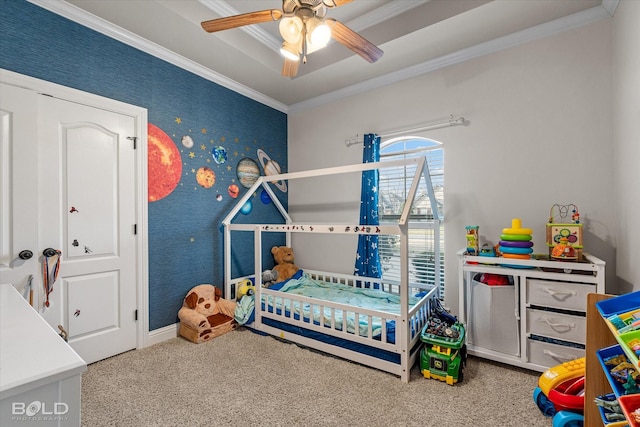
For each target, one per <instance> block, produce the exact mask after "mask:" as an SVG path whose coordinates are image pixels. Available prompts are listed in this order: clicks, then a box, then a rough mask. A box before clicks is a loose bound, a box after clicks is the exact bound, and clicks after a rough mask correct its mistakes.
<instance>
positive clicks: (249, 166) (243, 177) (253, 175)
mask: <svg viewBox="0 0 640 427" xmlns="http://www.w3.org/2000/svg"><path fill="white" fill-rule="evenodd" d="M236 175H237V176H238V181H239V182H240V185H242V186H243V187H244V188H249V187H251V186H252V185H253V184H254V183H255V182H256V180H257V179H258V178H259V177H260V168H259V167H258V164H257V163H256V161H255V160H253V159H250V158H248V157H244V158H242V159H240V161H239V162H238V166H237V167H236Z"/></svg>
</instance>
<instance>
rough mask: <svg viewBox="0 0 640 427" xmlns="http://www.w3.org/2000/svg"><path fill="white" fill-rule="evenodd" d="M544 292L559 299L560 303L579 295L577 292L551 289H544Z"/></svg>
mask: <svg viewBox="0 0 640 427" xmlns="http://www.w3.org/2000/svg"><path fill="white" fill-rule="evenodd" d="M544 291H545V292H546V293H548V294H549V295H551V296H552V297H554V298H556V299H559V300H560V301H562V300H565V299H567V298H569V297H575V296H576V295H578V293H577V292H576V291H556V290H555V289H551V288H544Z"/></svg>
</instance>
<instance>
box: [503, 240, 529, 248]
mask: <svg viewBox="0 0 640 427" xmlns="http://www.w3.org/2000/svg"><path fill="white" fill-rule="evenodd" d="M500 246H502V247H503V248H530V247H532V246H533V242H510V241H508V240H500Z"/></svg>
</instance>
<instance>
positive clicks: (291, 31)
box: [279, 16, 304, 44]
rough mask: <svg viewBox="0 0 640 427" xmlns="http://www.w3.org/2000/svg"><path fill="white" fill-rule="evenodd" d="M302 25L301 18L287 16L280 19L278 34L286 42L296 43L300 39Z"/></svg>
mask: <svg viewBox="0 0 640 427" xmlns="http://www.w3.org/2000/svg"><path fill="white" fill-rule="evenodd" d="M303 26H304V24H303V23H302V19H300V18H298V17H297V16H287V17H285V18H282V20H281V21H280V25H279V29H280V35H281V36H282V38H283V39H285V40H286V41H287V42H289V43H291V44H296V43H298V42H299V41H300V37H301V35H302V27H303Z"/></svg>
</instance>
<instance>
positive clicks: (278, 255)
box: [271, 246, 298, 282]
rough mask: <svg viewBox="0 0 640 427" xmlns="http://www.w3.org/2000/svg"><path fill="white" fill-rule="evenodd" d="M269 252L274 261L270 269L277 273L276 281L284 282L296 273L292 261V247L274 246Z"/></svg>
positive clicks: (296, 269)
mask: <svg viewBox="0 0 640 427" xmlns="http://www.w3.org/2000/svg"><path fill="white" fill-rule="evenodd" d="M271 253H272V254H273V259H274V260H275V262H276V266H275V267H273V269H272V270H271V271H272V272H276V273H278V276H277V277H278V281H280V282H284V281H285V280H287V279H290V278H291V276H293V275H294V274H296V272H297V271H298V267H297V266H296V265H295V264H294V263H293V249H291V248H290V247H288V246H274V247H272V248H271Z"/></svg>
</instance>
